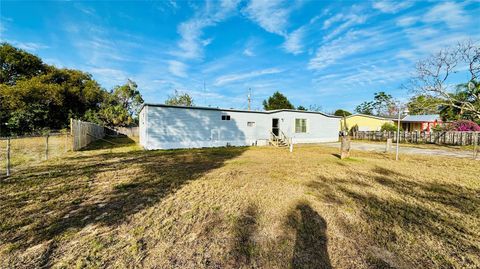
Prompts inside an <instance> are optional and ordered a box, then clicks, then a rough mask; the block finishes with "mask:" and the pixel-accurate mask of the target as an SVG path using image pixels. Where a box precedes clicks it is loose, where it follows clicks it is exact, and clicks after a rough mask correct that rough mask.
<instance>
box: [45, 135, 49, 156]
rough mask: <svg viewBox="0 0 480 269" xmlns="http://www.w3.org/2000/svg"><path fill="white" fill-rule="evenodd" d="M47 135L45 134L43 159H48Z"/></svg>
mask: <svg viewBox="0 0 480 269" xmlns="http://www.w3.org/2000/svg"><path fill="white" fill-rule="evenodd" d="M48 137H49V135H48V134H47V135H46V136H45V160H48Z"/></svg>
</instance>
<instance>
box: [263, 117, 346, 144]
mask: <svg viewBox="0 0 480 269" xmlns="http://www.w3.org/2000/svg"><path fill="white" fill-rule="evenodd" d="M272 117H277V118H280V130H282V131H283V132H284V133H285V135H286V136H288V137H291V138H292V139H293V142H294V143H320V142H332V141H337V140H338V130H339V128H340V127H339V126H340V119H339V118H332V117H327V116H325V115H322V114H317V113H308V112H300V111H284V112H279V113H276V114H273V115H272ZM295 119H306V120H307V132H306V133H295Z"/></svg>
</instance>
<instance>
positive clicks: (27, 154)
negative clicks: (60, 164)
mask: <svg viewBox="0 0 480 269" xmlns="http://www.w3.org/2000/svg"><path fill="white" fill-rule="evenodd" d="M45 140H46V139H45V137H44V136H38V137H20V138H12V139H11V140H10V167H11V170H12V172H14V171H16V170H17V169H22V168H24V167H28V166H29V165H32V163H35V162H41V161H44V160H45V147H46V146H45V144H46V141H45ZM6 148H7V140H4V139H2V140H0V177H1V176H3V175H5V173H6V157H7V156H6ZM71 148H72V141H71V137H70V136H68V137H67V135H66V134H58V135H57V134H56V135H52V136H50V137H49V139H48V157H49V159H51V158H57V157H60V156H63V155H64V154H65V153H66V152H67V151H68V150H71Z"/></svg>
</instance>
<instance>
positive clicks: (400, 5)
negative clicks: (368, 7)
mask: <svg viewBox="0 0 480 269" xmlns="http://www.w3.org/2000/svg"><path fill="white" fill-rule="evenodd" d="M412 5H413V2H412V1H398V2H396V1H392V0H382V1H376V2H375V3H373V7H374V8H375V9H378V10H380V11H381V12H383V13H397V12H399V11H400V10H402V9H406V8H408V7H410V6H412Z"/></svg>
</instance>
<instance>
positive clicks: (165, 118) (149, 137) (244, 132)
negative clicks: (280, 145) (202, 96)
mask: <svg viewBox="0 0 480 269" xmlns="http://www.w3.org/2000/svg"><path fill="white" fill-rule="evenodd" d="M222 115H229V116H230V120H222ZM273 118H278V119H279V125H280V129H281V130H282V131H283V132H284V133H285V134H286V135H287V136H288V137H292V138H293V140H294V142H295V143H318V142H331V141H337V139H338V130H339V124H340V120H339V118H332V117H327V116H325V115H322V114H317V113H305V112H298V111H279V112H273V113H265V112H248V111H245V112H242V111H223V110H214V109H195V108H181V107H180V108H179V107H165V106H149V105H145V106H144V108H143V109H142V111H141V113H140V144H141V145H142V146H143V147H144V148H145V149H174V148H199V147H220V146H226V145H232V146H249V145H266V144H268V139H269V137H270V131H271V129H272V119H273ZM295 118H304V119H307V133H302V134H298V133H295ZM248 122H254V126H248Z"/></svg>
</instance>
